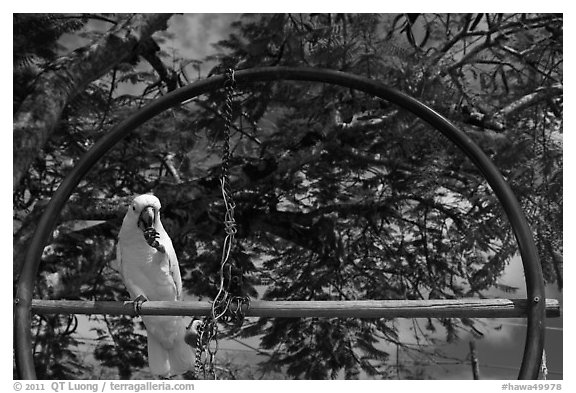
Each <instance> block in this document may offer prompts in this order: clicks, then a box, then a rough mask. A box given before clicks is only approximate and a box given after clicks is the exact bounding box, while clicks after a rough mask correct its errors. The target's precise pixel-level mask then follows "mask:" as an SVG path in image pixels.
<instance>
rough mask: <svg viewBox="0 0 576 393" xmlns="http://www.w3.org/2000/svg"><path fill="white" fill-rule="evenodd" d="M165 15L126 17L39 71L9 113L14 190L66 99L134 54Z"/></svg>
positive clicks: (158, 28) (164, 24)
mask: <svg viewBox="0 0 576 393" xmlns="http://www.w3.org/2000/svg"><path fill="white" fill-rule="evenodd" d="M170 16H171V14H135V15H132V16H130V17H128V18H126V19H125V20H123V21H122V22H120V23H118V24H117V25H116V26H115V27H114V28H112V29H111V30H110V31H108V32H107V33H106V34H104V36H103V37H102V38H100V39H99V40H97V41H96V42H94V43H92V44H91V45H89V46H86V47H83V48H81V49H78V50H75V51H74V52H72V53H71V54H70V55H68V56H65V57H62V58H60V59H58V60H57V61H56V62H55V63H54V64H52V66H51V67H50V68H49V69H47V70H46V71H45V72H43V73H42V74H41V75H39V77H38V79H37V81H36V83H35V84H34V88H33V90H32V91H31V93H30V94H29V95H28V96H27V97H26V99H25V100H24V101H23V102H22V105H21V106H20V108H19V109H18V111H17V112H16V114H15V115H14V131H13V137H14V138H13V154H14V169H13V186H14V188H16V186H17V185H18V184H19V183H20V180H21V179H22V177H23V176H24V174H25V173H26V172H27V171H28V169H29V167H30V165H31V164H32V162H33V161H34V159H35V158H36V157H37V156H38V154H39V152H40V151H41V150H42V148H43V147H44V145H45V144H46V141H47V140H48V139H49V138H50V135H51V134H52V132H53V131H54V129H55V128H56V125H57V124H58V121H59V120H60V117H61V115H62V112H63V110H64V108H65V107H66V105H67V104H68V103H69V102H70V100H71V99H72V98H74V96H76V95H77V94H79V93H80V92H82V91H83V90H84V89H85V88H86V87H87V86H88V84H90V83H91V82H92V81H94V80H96V79H98V78H100V77H102V76H103V75H105V74H106V73H107V72H108V71H110V70H111V69H112V68H113V67H114V66H116V65H117V64H119V63H121V62H123V61H125V60H126V59H129V58H131V57H133V56H135V55H137V54H138V50H139V44H140V43H141V42H142V41H144V40H146V39H149V38H150V37H151V35H152V34H153V33H155V32H156V31H161V30H165V29H166V28H167V21H168V19H169V18H170Z"/></svg>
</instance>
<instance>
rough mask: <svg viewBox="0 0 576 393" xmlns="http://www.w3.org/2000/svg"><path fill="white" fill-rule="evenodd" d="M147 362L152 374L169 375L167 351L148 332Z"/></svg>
mask: <svg viewBox="0 0 576 393" xmlns="http://www.w3.org/2000/svg"><path fill="white" fill-rule="evenodd" d="M148 364H149V366H150V371H151V372H152V374H155V375H160V376H162V377H168V376H169V375H170V359H169V355H168V351H167V350H166V349H164V348H163V347H162V345H160V342H159V341H158V340H156V339H155V338H154V337H153V336H152V335H150V334H149V335H148Z"/></svg>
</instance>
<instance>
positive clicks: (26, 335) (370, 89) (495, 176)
mask: <svg viewBox="0 0 576 393" xmlns="http://www.w3.org/2000/svg"><path fill="white" fill-rule="evenodd" d="M235 78H236V82H237V83H239V84H244V83H247V82H258V81H273V80H299V81H310V82H323V83H329V84H334V85H339V86H343V87H347V88H351V89H356V90H361V91H364V92H366V93H368V94H372V95H374V96H377V97H379V98H381V99H384V100H387V101H390V102H392V103H394V104H396V105H398V106H399V107H401V108H404V109H406V110H408V111H410V112H412V113H413V114H414V115H416V116H418V117H419V118H421V119H422V120H424V121H426V122H428V123H429V124H430V125H432V126H433V127H434V128H436V129H437V130H438V131H440V132H442V133H443V134H444V135H445V136H446V137H448V138H449V139H450V140H451V141H452V142H454V143H455V144H456V145H457V146H458V147H459V148H460V149H461V150H462V151H463V152H464V153H465V154H466V155H467V156H468V157H469V158H470V159H471V160H472V161H473V162H474V164H475V165H476V167H477V168H478V169H479V170H480V171H481V173H482V174H483V175H484V177H485V179H486V180H487V181H488V183H489V184H490V186H491V187H492V190H493V191H494V193H495V194H496V196H497V197H498V199H499V201H500V203H501V204H502V206H503V208H504V211H505V213H506V215H507V217H508V220H509V221H510V224H511V226H512V229H513V231H514V234H515V236H516V240H517V242H518V247H519V249H520V254H521V257H522V263H523V266H524V274H525V277H526V288H527V298H528V303H529V306H528V329H527V333H526V341H525V345H524V355H523V358H522V365H521V367H520V372H519V375H518V378H519V379H537V378H538V373H539V368H540V361H541V358H542V351H543V348H544V324H545V303H546V302H545V296H544V279H543V275H542V268H541V266H540V261H539V258H538V252H537V249H536V245H535V243H534V239H533V237H532V232H531V230H530V227H529V226H528V223H527V221H526V217H525V216H524V213H523V212H522V209H521V207H520V204H519V203H518V201H517V199H516V197H515V195H514V193H513V192H512V190H511V188H510V186H509V185H508V184H507V183H506V181H505V180H504V178H503V177H502V175H501V173H500V172H499V171H498V169H497V168H496V166H495V165H494V163H492V161H491V160H490V159H489V158H488V157H487V156H486V155H485V154H484V153H483V152H482V150H481V149H480V148H479V147H478V146H477V145H476V144H475V143H474V142H473V141H472V140H471V139H470V138H469V137H468V136H467V135H466V134H465V133H464V132H463V131H461V130H459V129H457V128H456V127H455V126H454V125H452V124H451V123H450V122H449V121H448V120H446V119H445V118H444V117H442V116H441V115H440V114H438V113H437V112H435V111H434V110H432V109H430V108H429V107H427V106H426V105H424V104H422V103H421V102H419V101H417V100H416V99H414V98H412V97H410V96H407V95H406V94H404V93H401V92H399V91H397V90H395V89H393V88H390V87H387V86H384V85H382V84H380V83H379V82H376V81H373V80H370V79H367V78H364V77H359V76H355V75H350V74H346V73H343V72H339V71H332V70H325V69H314V68H290V67H265V68H255V69H250V70H243V71H237V72H236V73H235ZM224 82H225V76H224V75H219V76H214V77H211V78H208V79H205V80H201V81H198V82H195V83H193V84H191V85H188V86H185V87H183V88H180V89H178V90H175V91H173V92H171V93H169V94H167V95H165V96H163V97H161V98H159V99H157V100H155V101H154V102H152V103H150V104H149V105H147V106H146V107H144V108H142V109H141V110H139V111H138V112H136V113H135V114H134V115H132V116H131V117H129V118H128V119H126V120H124V121H123V122H122V123H120V124H118V125H117V126H116V127H114V128H113V129H112V130H111V131H110V132H109V133H107V134H106V135H104V136H103V137H102V138H101V139H100V140H98V142H97V143H95V144H94V146H93V147H92V148H91V149H90V150H89V151H88V152H87V153H86V154H85V155H84V156H83V157H82V158H81V159H80V161H79V162H78V164H77V165H76V166H75V167H74V169H73V170H72V172H70V174H69V175H68V176H67V177H66V178H65V179H64V181H63V182H62V184H61V185H60V187H59V188H58V190H56V192H55V193H54V196H53V197H52V199H51V200H50V203H49V204H48V206H47V208H46V211H45V212H44V214H43V216H42V218H41V219H40V222H39V223H38V227H37V229H36V232H35V233H34V237H33V238H32V240H31V243H30V247H29V249H28V253H27V254H26V258H25V261H24V265H23V267H22V270H21V275H20V279H19V281H18V289H17V294H16V298H15V300H14V301H15V306H14V313H15V316H14V319H15V321H14V329H15V331H14V337H15V349H16V367H17V370H18V373H19V374H20V377H21V378H22V379H35V378H36V372H35V369H34V359H33V355H32V345H31V342H32V338H31V331H30V326H31V316H30V310H31V305H32V293H33V289H34V281H35V277H36V275H37V272H38V266H39V264H40V259H41V256H42V252H43V249H44V246H45V244H46V242H47V241H48V238H49V236H50V233H51V232H52V230H53V229H54V226H55V223H56V219H57V218H58V215H59V214H60V211H61V210H62V208H63V207H64V204H65V203H66V202H67V201H68V199H69V197H70V195H71V194H72V192H73V190H74V188H75V187H76V186H77V185H78V183H79V182H80V180H81V179H82V178H83V177H84V175H85V174H86V173H87V172H88V171H89V170H90V169H91V168H92V166H94V164H95V163H96V162H97V161H98V160H99V159H100V157H102V156H103V155H104V154H105V153H106V152H108V151H109V150H110V149H112V148H113V147H114V146H115V145H116V144H117V143H118V142H119V141H120V140H122V139H123V138H124V137H125V136H127V135H128V134H129V133H130V132H131V131H133V130H134V129H135V128H136V127H138V126H140V125H141V124H143V123H144V122H146V121H147V120H149V119H151V118H152V117H154V116H156V115H158V114H159V113H161V112H163V111H164V110H166V109H169V108H171V107H173V106H175V105H177V104H179V103H181V102H183V101H186V100H188V99H191V98H194V97H196V96H199V95H201V94H205V93H208V92H210V91H212V90H216V89H219V88H222V87H223V86H224Z"/></svg>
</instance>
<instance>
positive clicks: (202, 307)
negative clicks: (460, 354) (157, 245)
mask: <svg viewBox="0 0 576 393" xmlns="http://www.w3.org/2000/svg"><path fill="white" fill-rule="evenodd" d="M211 307H212V303H211V302H191V301H183V302H169V301H147V302H145V303H143V304H142V308H141V310H140V314H141V315H187V316H202V315H209V314H210V311H211ZM526 311H527V300H526V299H471V298H469V299H453V300H352V301H263V300H253V301H251V302H250V307H249V309H248V310H246V312H245V315H246V316H247V317H278V318H304V317H316V318H520V317H525V316H526V315H527V312H526ZM32 312H34V313H36V314H110V315H133V316H134V315H135V313H134V306H133V303H132V302H113V301H76V300H39V299H35V300H32ZM546 316H547V317H549V318H555V317H559V316H560V304H559V302H558V300H556V299H546Z"/></svg>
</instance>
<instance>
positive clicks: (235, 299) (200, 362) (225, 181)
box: [194, 69, 250, 379]
mask: <svg viewBox="0 0 576 393" xmlns="http://www.w3.org/2000/svg"><path fill="white" fill-rule="evenodd" d="M235 85H236V81H235V80H234V70H232V69H227V70H226V81H225V82H224V90H225V96H226V98H225V102H224V144H223V147H222V172H221V176H220V188H221V191H222V200H223V202H224V208H225V210H226V211H225V214H224V232H225V233H226V237H225V238H224V244H223V246H222V256H221V260H220V271H219V276H220V285H219V289H218V293H217V294H216V297H215V298H214V301H213V302H212V309H211V313H210V316H209V317H208V318H206V319H204V321H203V323H202V325H201V326H200V327H199V331H198V342H197V345H196V359H195V364H194V373H195V375H196V378H199V376H200V372H201V371H202V373H203V376H204V379H206V375H207V374H210V376H211V377H212V378H213V379H216V371H215V367H214V358H215V356H216V353H217V352H218V337H217V335H218V322H230V321H232V320H235V321H236V322H237V323H239V325H240V324H241V323H242V321H243V319H244V312H245V309H246V307H243V306H247V307H249V306H250V299H249V298H248V297H241V296H231V295H230V293H229V291H228V289H229V287H230V282H231V281H232V278H233V277H232V273H231V266H230V264H229V261H230V254H231V252H232V248H233V245H234V237H235V236H236V232H237V229H236V220H235V219H234V209H235V208H236V204H235V203H234V199H233V197H232V189H231V187H230V176H229V169H230V156H231V154H230V130H231V128H232V94H233V93H234V87H235ZM226 275H228V285H225V281H226V280H225V279H226ZM232 304H234V305H235V308H231V305H232ZM203 354H204V356H203ZM206 365H208V367H206Z"/></svg>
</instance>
